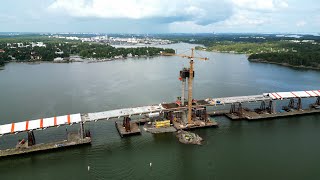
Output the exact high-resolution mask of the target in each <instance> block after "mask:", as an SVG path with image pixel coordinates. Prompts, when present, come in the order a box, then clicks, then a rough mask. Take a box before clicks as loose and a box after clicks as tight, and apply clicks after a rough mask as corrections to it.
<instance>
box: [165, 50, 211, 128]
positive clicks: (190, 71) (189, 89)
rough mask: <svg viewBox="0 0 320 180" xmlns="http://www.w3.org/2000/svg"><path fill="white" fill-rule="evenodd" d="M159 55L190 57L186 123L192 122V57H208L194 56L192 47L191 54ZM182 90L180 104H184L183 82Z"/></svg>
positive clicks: (200, 58) (201, 58) (202, 58)
mask: <svg viewBox="0 0 320 180" xmlns="http://www.w3.org/2000/svg"><path fill="white" fill-rule="evenodd" d="M161 55H164V56H179V57H183V58H188V59H190V62H189V63H190V67H189V75H188V116H187V119H188V125H191V124H192V82H193V78H194V67H193V64H194V62H193V60H194V59H199V60H205V61H206V60H209V59H208V58H204V57H195V56H194V48H192V49H191V56H188V55H185V54H175V53H164V52H163V53H161ZM182 86H183V87H182V88H183V90H182V97H181V99H182V106H184V84H183V85H182Z"/></svg>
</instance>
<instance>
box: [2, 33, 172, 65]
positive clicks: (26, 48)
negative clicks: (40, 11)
mask: <svg viewBox="0 0 320 180" xmlns="http://www.w3.org/2000/svg"><path fill="white" fill-rule="evenodd" d="M161 52H166V53H174V52H175V51H174V50H173V49H166V48H158V47H131V48H115V47H113V46H110V45H108V44H101V43H86V42H77V41H76V42H75V41H49V40H48V41H41V42H40V41H39V40H38V41H34V40H33V41H32V40H24V41H17V40H16V39H14V40H12V39H10V40H1V39H0V66H4V65H5V63H8V62H12V61H15V62H39V61H48V62H54V61H57V62H59V61H60V62H61V61H63V62H69V60H70V59H69V58H70V55H78V56H81V57H83V58H93V59H113V58H117V59H120V58H126V57H142V56H143V57H153V56H157V55H160V53H161Z"/></svg>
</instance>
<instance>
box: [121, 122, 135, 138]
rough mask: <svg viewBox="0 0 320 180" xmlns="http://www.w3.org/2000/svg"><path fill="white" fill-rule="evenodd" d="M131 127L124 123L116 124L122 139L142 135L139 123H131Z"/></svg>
mask: <svg viewBox="0 0 320 180" xmlns="http://www.w3.org/2000/svg"><path fill="white" fill-rule="evenodd" d="M129 123H130V125H129V126H128V125H126V124H124V123H120V122H117V121H116V122H115V125H116V128H117V130H118V133H119V135H120V137H122V138H123V137H126V136H133V135H140V134H141V130H140V128H139V125H138V123H137V122H129Z"/></svg>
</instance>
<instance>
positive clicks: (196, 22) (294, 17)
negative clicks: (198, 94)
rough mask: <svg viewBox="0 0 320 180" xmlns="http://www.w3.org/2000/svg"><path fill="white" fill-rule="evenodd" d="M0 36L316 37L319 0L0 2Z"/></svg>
mask: <svg viewBox="0 0 320 180" xmlns="http://www.w3.org/2000/svg"><path fill="white" fill-rule="evenodd" d="M0 31H1V32H12V31H14V32H105V33H180V32H183V33H200V32H242V33H244V32H292V33H306V32H320V1H318V0H1V5H0Z"/></svg>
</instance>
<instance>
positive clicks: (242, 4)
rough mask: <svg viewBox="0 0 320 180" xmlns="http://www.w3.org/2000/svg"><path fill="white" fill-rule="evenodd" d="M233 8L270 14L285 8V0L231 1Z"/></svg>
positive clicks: (286, 4) (286, 5) (286, 3)
mask: <svg viewBox="0 0 320 180" xmlns="http://www.w3.org/2000/svg"><path fill="white" fill-rule="evenodd" d="M232 2H233V4H234V5H235V8H238V9H241V10H251V11H262V12H272V11H277V10H279V9H283V8H287V7H288V6H289V5H288V2H287V1H286V0H232Z"/></svg>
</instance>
